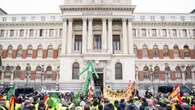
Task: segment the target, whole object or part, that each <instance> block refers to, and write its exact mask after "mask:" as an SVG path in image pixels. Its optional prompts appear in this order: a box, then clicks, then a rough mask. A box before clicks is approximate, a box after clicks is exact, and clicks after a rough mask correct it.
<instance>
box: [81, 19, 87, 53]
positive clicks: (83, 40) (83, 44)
mask: <svg viewBox="0 0 195 110" xmlns="http://www.w3.org/2000/svg"><path fill="white" fill-rule="evenodd" d="M86 40H87V19H86V18H83V36H82V42H83V43H82V52H83V53H86V46H87V45H86Z"/></svg>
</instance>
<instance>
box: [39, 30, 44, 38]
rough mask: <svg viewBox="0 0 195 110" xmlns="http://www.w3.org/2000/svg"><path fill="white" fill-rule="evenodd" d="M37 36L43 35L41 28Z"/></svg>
mask: <svg viewBox="0 0 195 110" xmlns="http://www.w3.org/2000/svg"><path fill="white" fill-rule="evenodd" d="M39 36H40V37H42V36H43V29H40V30H39Z"/></svg>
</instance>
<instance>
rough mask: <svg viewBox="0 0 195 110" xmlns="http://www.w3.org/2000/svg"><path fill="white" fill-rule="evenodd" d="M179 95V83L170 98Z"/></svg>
mask: <svg viewBox="0 0 195 110" xmlns="http://www.w3.org/2000/svg"><path fill="white" fill-rule="evenodd" d="M178 96H180V86H179V85H178V84H177V85H176V87H175V90H173V92H172V93H171V94H170V95H169V99H171V98H178Z"/></svg>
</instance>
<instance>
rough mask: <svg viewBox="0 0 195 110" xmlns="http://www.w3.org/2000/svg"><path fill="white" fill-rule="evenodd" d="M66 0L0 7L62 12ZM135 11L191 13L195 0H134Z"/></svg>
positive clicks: (4, 2)
mask: <svg viewBox="0 0 195 110" xmlns="http://www.w3.org/2000/svg"><path fill="white" fill-rule="evenodd" d="M63 1H64V0H0V8H2V9H3V10H5V11H6V12H7V13H10V14H15V13H60V8H59V5H62V4H63ZM132 4H133V5H136V9H135V12H157V13H159V12H160V13H189V12H191V11H192V10H193V9H195V0H132Z"/></svg>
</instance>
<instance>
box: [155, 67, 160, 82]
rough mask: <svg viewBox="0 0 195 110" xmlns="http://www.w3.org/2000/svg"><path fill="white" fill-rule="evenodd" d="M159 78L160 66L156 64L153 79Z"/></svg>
mask: <svg viewBox="0 0 195 110" xmlns="http://www.w3.org/2000/svg"><path fill="white" fill-rule="evenodd" d="M159 78H160V67H159V66H157V65H156V66H155V67H154V79H159Z"/></svg>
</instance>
